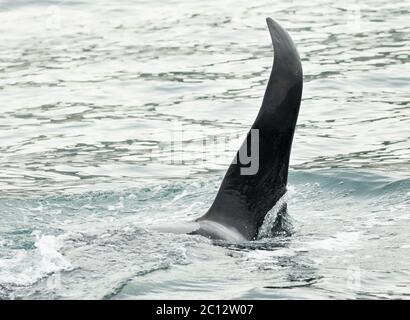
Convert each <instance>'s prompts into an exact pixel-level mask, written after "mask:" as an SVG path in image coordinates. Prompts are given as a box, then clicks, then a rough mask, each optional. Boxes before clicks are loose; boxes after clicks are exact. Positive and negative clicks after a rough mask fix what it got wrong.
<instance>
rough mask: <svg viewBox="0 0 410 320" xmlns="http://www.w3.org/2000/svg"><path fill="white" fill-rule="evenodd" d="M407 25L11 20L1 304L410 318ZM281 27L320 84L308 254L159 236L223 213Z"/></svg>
mask: <svg viewBox="0 0 410 320" xmlns="http://www.w3.org/2000/svg"><path fill="white" fill-rule="evenodd" d="M409 10H410V3H409V1H408V0H405V1H388V2H386V1H379V0H366V1H347V2H343V3H342V2H340V1H335V0H313V1H309V2H306V1H299V0H295V1H267V0H261V1H242V0H236V1H231V0H218V1H207V2H206V3H205V2H193V1H186V0H175V1H168V0H167V1H130V0H128V1H125V0H122V1H90V0H88V1H81V0H78V1H69V0H67V1H62V0H61V1H51V0H50V1H46V0H38V1H36V0H32V1H30V0H25V1H24V0H21V1H20V0H19V1H11V0H6V1H4V0H2V1H0V20H1V24H0V33H1V41H0V108H1V112H0V299H40V298H41V299H44V298H45V299H71V298H78V299H86V298H92V299H157V298H163V299H167V298H173V299H187V298H194V299H205V298H208V299H231V298H239V299H244V298H247V299H300V298H302V299H334V298H342V299H345V298H353V299H355V298H359V299H360V298H399V299H408V298H410V254H409V253H410V161H409V160H410V148H409V139H410V129H409V128H410V95H409V92H410V58H409V47H410V38H409V36H408V35H409V34H410V22H409V21H410V13H409ZM268 16H270V17H272V18H273V19H275V20H277V21H278V22H279V23H281V24H282V25H283V26H284V27H285V28H286V29H287V30H288V31H289V32H290V34H291V36H292V38H293V39H294V42H295V44H296V46H297V48H298V50H299V53H300V56H301V59H302V64H303V68H304V93H303V101H302V105H301V111H300V116H299V120H298V126H297V129H296V133H295V140H294V144H293V150H292V155H291V165H290V172H289V191H288V194H287V195H286V198H287V202H288V208H289V216H288V217H287V220H286V222H287V228H288V229H289V230H291V231H292V232H291V234H290V235H289V234H283V235H277V236H275V237H270V236H269V235H266V234H261V235H260V237H259V239H258V240H257V241H253V242H244V243H229V242H224V241H211V240H208V239H206V238H203V237H199V236H188V235H185V234H173V233H166V232H160V231H156V230H155V227H156V226H159V225H163V224H167V223H178V222H187V221H192V220H193V219H195V218H197V217H199V216H201V215H202V214H203V213H204V212H205V211H206V210H207V209H208V208H209V206H210V204H211V203H212V201H213V198H214V196H215V194H216V191H217V189H218V187H219V183H220V181H221V179H222V177H223V174H224V173H225V170H226V168H227V166H228V164H229V162H230V160H231V159H232V158H233V156H234V154H235V151H236V148H237V145H238V142H240V141H241V139H242V137H243V136H244V134H246V132H247V130H248V128H249V127H250V125H251V124H252V122H253V120H254V119H255V116H256V114H257V112H258V109H259V106H260V104H261V101H262V97H263V94H264V90H265V85H266V83H267V79H268V77H269V74H270V68H271V65H272V57H273V54H272V48H271V43H270V38H269V33H268V31H267V27H266V23H265V18H266V17H268ZM226 141H230V142H229V143H227V142H226ZM274 214H275V212H274V210H273V212H272V213H271V215H270V216H272V217H273V218H274ZM271 220H272V219H267V221H265V225H264V226H263V227H264V228H265V229H266V228H267V227H269V224H270V223H272V221H271Z"/></svg>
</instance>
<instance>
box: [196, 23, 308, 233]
mask: <svg viewBox="0 0 410 320" xmlns="http://www.w3.org/2000/svg"><path fill="white" fill-rule="evenodd" d="M266 20H267V24H268V28H269V32H270V35H271V39H272V44H273V48H274V64H273V68H272V72H271V75H270V79H269V82H268V85H267V88H266V92H265V96H264V98H263V102H262V106H261V108H260V110H259V113H258V115H257V117H256V120H255V122H254V123H253V125H252V128H251V129H256V130H255V131H253V133H251V132H252V130H250V131H249V133H248V135H247V138H246V140H245V141H244V143H243V144H242V146H241V148H240V149H239V151H238V153H237V155H236V157H235V160H234V161H233V163H232V164H231V165H230V167H229V168H228V171H227V172H226V174H225V177H224V179H223V181H222V184H221V186H220V188H219V191H218V194H217V196H216V198H215V201H214V203H213V204H212V206H211V207H210V209H209V210H208V212H207V213H206V214H205V215H204V216H202V217H201V218H199V219H198V221H199V222H200V224H201V223H202V224H206V222H207V221H209V222H216V223H217V224H220V225H222V226H224V227H228V228H232V229H235V230H236V231H237V232H239V234H240V235H242V236H243V238H245V239H248V240H252V239H255V237H256V236H257V234H258V230H259V227H260V226H261V224H262V223H263V220H264V218H265V215H266V213H267V212H268V211H269V210H270V209H271V208H272V207H273V206H274V205H275V204H276V202H277V201H278V200H279V199H280V198H281V197H282V196H283V195H284V194H285V192H286V184H287V178H288V167H289V156H290V151H291V146H292V140H293V134H294V131H295V126H296V121H297V117H298V113H299V107H300V102H301V97H302V86H303V75H302V66H301V62H300V58H299V54H298V52H297V50H296V48H295V46H294V44H293V41H292V39H291V38H290V36H289V34H288V33H287V32H286V31H285V30H284V29H283V28H282V27H281V26H280V25H279V24H278V23H277V22H275V21H273V20H272V19H271V18H267V19H266ZM256 134H258V139H257V138H256V136H255V135H256ZM252 135H254V136H253V138H254V139H253V138H252ZM252 139H253V140H254V142H255V143H254V144H253V145H252V146H251V141H252ZM257 140H259V141H258V142H259V144H258V146H259V150H257V148H256V141H257ZM248 150H249V151H248ZM257 151H259V152H257ZM249 152H251V154H250V159H251V160H250V164H249V163H244V162H246V161H244V156H246V155H247V154H249ZM252 161H253V163H252ZM256 161H257V162H258V163H256ZM256 166H257V168H256ZM255 168H256V169H257V170H255ZM196 233H198V234H203V235H207V236H210V237H215V238H223V236H221V235H220V234H217V235H216V234H213V233H212V231H209V228H206V230H205V229H204V228H201V229H199V230H198V231H197V232H196Z"/></svg>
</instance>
